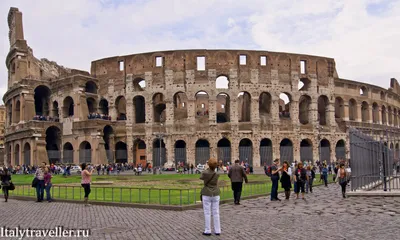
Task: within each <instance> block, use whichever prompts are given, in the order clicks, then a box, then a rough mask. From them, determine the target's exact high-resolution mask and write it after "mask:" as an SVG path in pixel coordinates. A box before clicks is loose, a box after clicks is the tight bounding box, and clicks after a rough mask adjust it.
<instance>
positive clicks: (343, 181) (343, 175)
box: [336, 163, 348, 198]
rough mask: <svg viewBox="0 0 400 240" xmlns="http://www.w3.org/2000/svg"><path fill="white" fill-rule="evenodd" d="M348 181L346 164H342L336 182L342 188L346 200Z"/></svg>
mask: <svg viewBox="0 0 400 240" xmlns="http://www.w3.org/2000/svg"><path fill="white" fill-rule="evenodd" d="M347 180H348V172H347V171H346V169H345V167H344V164H343V163H341V164H340V167H339V169H338V173H337V176H336V182H337V183H339V185H340V186H341V187H342V196H343V198H346V185H347Z"/></svg>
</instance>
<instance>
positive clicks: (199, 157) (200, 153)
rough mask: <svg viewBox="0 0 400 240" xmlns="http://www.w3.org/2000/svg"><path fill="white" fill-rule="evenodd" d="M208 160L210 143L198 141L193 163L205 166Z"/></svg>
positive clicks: (202, 140)
mask: <svg viewBox="0 0 400 240" xmlns="http://www.w3.org/2000/svg"><path fill="white" fill-rule="evenodd" d="M208 159H210V143H209V142H208V141H207V140H204V139H199V140H197V142H196V153H195V163H196V166H197V165H198V164H206V162H207V161H208Z"/></svg>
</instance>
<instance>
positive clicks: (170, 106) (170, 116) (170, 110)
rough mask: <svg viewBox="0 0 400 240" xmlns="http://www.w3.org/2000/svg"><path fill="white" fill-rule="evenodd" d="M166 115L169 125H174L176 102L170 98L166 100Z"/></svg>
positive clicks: (166, 121) (166, 122)
mask: <svg viewBox="0 0 400 240" xmlns="http://www.w3.org/2000/svg"><path fill="white" fill-rule="evenodd" d="M165 115H166V120H165V124H166V125H167V126H172V125H174V118H175V117H174V102H173V101H172V100H168V101H167V102H166V108H165Z"/></svg>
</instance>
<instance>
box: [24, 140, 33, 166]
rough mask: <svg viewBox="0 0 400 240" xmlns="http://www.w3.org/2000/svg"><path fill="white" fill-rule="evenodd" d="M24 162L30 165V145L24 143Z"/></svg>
mask: <svg viewBox="0 0 400 240" xmlns="http://www.w3.org/2000/svg"><path fill="white" fill-rule="evenodd" d="M24 164H25V165H27V166H30V165H31V145H30V144H29V143H25V145H24Z"/></svg>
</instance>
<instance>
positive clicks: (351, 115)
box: [349, 99, 357, 121]
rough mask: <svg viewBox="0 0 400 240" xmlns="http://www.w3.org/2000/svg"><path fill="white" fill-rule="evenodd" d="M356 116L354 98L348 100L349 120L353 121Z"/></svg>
mask: <svg viewBox="0 0 400 240" xmlns="http://www.w3.org/2000/svg"><path fill="white" fill-rule="evenodd" d="M356 118H357V102H356V100H354V99H350V101H349V120H351V121H355V120H356Z"/></svg>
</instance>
